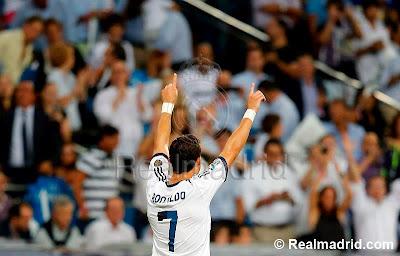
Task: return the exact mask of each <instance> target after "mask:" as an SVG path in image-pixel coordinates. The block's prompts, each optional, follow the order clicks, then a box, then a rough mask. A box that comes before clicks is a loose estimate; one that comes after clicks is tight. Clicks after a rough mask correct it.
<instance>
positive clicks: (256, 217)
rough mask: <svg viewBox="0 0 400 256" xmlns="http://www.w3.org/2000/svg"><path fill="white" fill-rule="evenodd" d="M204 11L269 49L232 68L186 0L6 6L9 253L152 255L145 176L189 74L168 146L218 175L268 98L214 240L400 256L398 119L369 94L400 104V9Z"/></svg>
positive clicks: (280, 6) (295, 5)
mask: <svg viewBox="0 0 400 256" xmlns="http://www.w3.org/2000/svg"><path fill="white" fill-rule="evenodd" d="M206 2H208V3H210V4H211V5H214V6H216V7H218V8H220V9H222V10H224V11H226V10H228V11H227V12H228V13H230V12H229V10H231V14H232V15H234V14H235V13H236V12H235V11H232V10H236V9H238V8H242V7H243V6H245V7H246V8H247V9H248V10H250V12H249V13H250V14H249V17H250V18H249V17H243V16H242V14H238V15H234V16H236V17H237V18H238V19H241V20H245V21H246V20H248V21H249V22H251V25H253V26H254V27H256V28H258V29H260V30H262V31H265V32H266V33H267V34H268V36H269V38H270V40H269V42H268V43H265V42H259V41H256V40H245V42H243V44H244V47H238V48H236V49H235V51H230V52H229V55H230V57H229V58H226V59H224V58H221V56H224V54H222V53H223V52H224V50H225V49H230V48H229V47H223V46H224V43H223V42H224V41H225V46H226V45H228V44H229V40H227V39H229V36H226V35H225V34H223V33H221V36H220V37H218V38H219V40H217V41H216V40H206V39H207V38H210V36H209V34H207V30H204V28H203V29H200V30H199V29H198V26H196V22H198V21H196V20H195V15H191V12H185V8H183V7H184V5H182V6H180V5H179V4H180V1H177V2H174V1H170V0H130V1H129V0H79V1H76V0H1V1H0V10H1V17H0V27H1V29H2V30H1V31H0V71H1V72H0V170H1V171H0V237H1V238H5V239H10V240H15V241H16V242H17V241H18V242H26V243H32V244H37V245H39V246H41V247H43V248H47V249H54V248H61V249H68V250H75V249H81V248H86V249H88V250H98V249H100V248H102V247H104V246H107V245H111V244H123V243H126V244H129V243H132V242H134V241H136V240H140V241H145V242H151V237H152V234H151V229H149V227H148V221H147V216H146V198H145V187H146V177H148V175H149V173H148V169H147V166H148V161H149V160H150V159H151V157H152V154H153V142H154V137H155V124H156V123H157V122H158V118H159V116H160V111H161V103H162V102H161V101H160V90H161V89H162V88H163V86H165V85H166V84H168V83H169V82H170V81H171V79H172V77H173V73H174V72H178V77H179V81H178V82H179V90H180V96H179V97H180V98H179V101H178V102H179V103H178V104H177V105H176V106H175V109H174V113H173V118H172V133H171V141H172V140H174V139H175V138H177V137H178V136H180V135H183V134H188V133H192V134H194V135H196V136H197V137H198V138H199V139H200V141H201V147H202V161H203V162H204V164H205V165H206V164H207V163H210V162H211V161H212V160H213V159H215V158H216V157H217V156H218V154H219V152H220V150H221V149H222V148H223V146H224V144H225V142H226V141H227V139H228V137H229V136H230V134H231V133H232V131H233V130H234V129H235V127H236V126H237V125H238V124H239V122H240V120H241V118H242V116H243V114H244V112H245V110H246V106H245V102H246V97H247V94H248V92H249V89H250V85H251V83H255V84H256V86H257V87H258V89H259V90H261V91H262V92H263V93H264V94H265V96H266V97H267V99H268V100H267V101H266V102H265V103H264V104H263V105H262V106H261V108H260V111H259V113H258V114H257V116H256V119H255V121H254V128H253V129H252V132H251V136H250V139H249V141H248V143H247V145H246V147H245V149H244V150H243V152H242V154H241V156H240V157H239V159H237V161H236V163H235V165H234V166H233V167H232V168H230V172H229V175H228V176H229V177H228V179H227V180H226V182H225V183H224V184H223V186H222V187H221V188H220V190H219V192H218V193H217V194H216V196H215V198H214V199H213V201H212V203H211V206H210V208H211V216H212V220H213V222H212V229H211V236H212V237H211V239H212V241H213V242H215V243H216V244H221V245H226V244H231V243H234V244H251V243H264V244H271V243H272V242H273V241H274V240H275V239H277V238H280V239H284V240H286V239H289V238H298V239H301V240H304V241H310V240H312V239H317V240H319V241H340V240H341V239H350V238H357V239H363V241H365V242H367V241H372V242H376V241H381V242H382V241H386V242H392V243H393V248H394V249H396V248H397V245H398V241H399V237H400V236H399V235H400V231H399V230H400V225H399V211H400V181H399V180H398V178H400V114H399V113H398V112H397V111H396V110H395V109H394V108H391V107H390V106H387V105H384V104H381V103H379V102H378V101H377V99H376V98H375V97H374V96H373V92H375V91H376V90H380V91H382V92H384V93H386V94H388V95H390V96H391V97H393V98H394V99H395V100H399V101H400V61H399V60H400V58H399V57H400V13H399V10H400V6H399V2H398V1H394V0H392V1H390V0H386V1H385V0H380V1H379V0H364V1H357V0H325V1H319V0H304V1H301V0H252V1H246V0H237V1H231V2H229V3H227V1H218V0H210V1H206ZM203 15H205V14H203ZM244 16H245V15H244ZM224 38H225V39H224ZM214 39H215V38H214ZM242 57H243V58H242ZM316 60H319V61H321V62H323V63H325V64H327V65H328V66H330V67H332V68H334V69H336V70H338V71H341V72H343V73H344V74H346V75H347V76H349V77H352V78H355V79H358V80H360V81H361V82H362V85H363V87H362V88H361V89H359V90H356V89H354V88H348V87H346V86H344V85H343V84H341V82H339V81H337V80H335V79H332V78H331V77H328V76H326V75H325V74H322V73H320V72H318V71H317V70H316V69H315V66H314V62H315V61H316ZM216 62H218V64H216ZM230 67H235V68H230Z"/></svg>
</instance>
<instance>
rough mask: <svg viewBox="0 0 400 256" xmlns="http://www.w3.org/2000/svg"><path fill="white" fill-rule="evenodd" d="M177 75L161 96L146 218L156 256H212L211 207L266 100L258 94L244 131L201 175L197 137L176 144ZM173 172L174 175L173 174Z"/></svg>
mask: <svg viewBox="0 0 400 256" xmlns="http://www.w3.org/2000/svg"><path fill="white" fill-rule="evenodd" d="M176 81H177V75H176V74H175V75H174V79H173V82H172V84H168V85H167V86H166V87H165V88H164V89H163V90H162V92H161V99H162V101H163V104H162V110H161V112H162V113H161V117H160V120H159V122H158V127H157V131H156V138H155V145H154V156H153V158H152V159H151V161H150V167H149V168H150V172H151V179H150V180H149V181H148V183H147V216H148V218H149V222H150V226H151V228H152V230H153V254H152V255H153V256H171V255H176V256H185V255H187V256H209V255H210V228H211V216H210V209H209V206H210V202H211V199H212V198H213V196H214V194H215V193H216V191H217V190H218V188H219V187H220V186H221V185H222V183H223V182H224V181H225V179H226V176H227V172H228V168H229V166H230V165H232V164H233V162H234V161H235V159H236V157H237V156H238V154H239V152H240V151H241V150H242V148H243V146H244V145H245V143H246V141H247V138H248V136H249V132H250V129H251V126H252V123H253V120H254V117H255V115H256V113H257V111H258V109H259V106H260V104H261V102H262V101H264V100H265V97H264V95H263V94H262V93H261V92H260V91H257V92H254V84H253V85H252V86H251V90H250V93H249V96H248V101H247V111H246V113H245V114H244V116H243V119H242V121H241V122H240V124H239V127H238V128H237V129H236V130H235V131H234V132H233V134H232V135H231V136H230V138H229V140H228V141H227V143H226V145H225V147H224V149H223V150H222V152H221V153H220V155H219V157H218V158H217V159H215V160H214V161H213V162H212V163H211V164H210V165H209V166H208V168H204V170H201V171H200V153H201V150H200V142H199V140H198V139H197V138H196V137H195V136H193V135H184V136H181V137H178V138H177V139H175V140H174V141H172V143H171V145H170V146H169V139H170V133H171V116H172V111H173V109H174V104H175V103H176V100H177V97H178V89H177V86H176ZM170 168H171V171H170Z"/></svg>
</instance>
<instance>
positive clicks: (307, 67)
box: [299, 55, 315, 78]
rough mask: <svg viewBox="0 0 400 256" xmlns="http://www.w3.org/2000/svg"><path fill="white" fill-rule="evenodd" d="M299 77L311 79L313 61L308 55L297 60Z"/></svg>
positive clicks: (313, 70)
mask: <svg viewBox="0 0 400 256" xmlns="http://www.w3.org/2000/svg"><path fill="white" fill-rule="evenodd" d="M299 66H300V71H301V76H302V77H303V78H313V77H314V74H315V68H314V60H313V58H312V57H311V56H310V55H305V56H302V57H301V58H300V59H299Z"/></svg>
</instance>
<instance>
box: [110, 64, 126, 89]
mask: <svg viewBox="0 0 400 256" xmlns="http://www.w3.org/2000/svg"><path fill="white" fill-rule="evenodd" d="M128 79H129V72H128V69H127V67H126V65H125V63H124V62H123V61H117V62H115V63H114V64H113V66H112V75H111V82H112V84H113V85H117V86H119V85H126V84H127V82H128Z"/></svg>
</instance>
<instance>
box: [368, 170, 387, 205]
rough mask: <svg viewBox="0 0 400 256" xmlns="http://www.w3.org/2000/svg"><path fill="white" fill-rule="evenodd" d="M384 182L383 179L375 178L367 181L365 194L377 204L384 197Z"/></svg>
mask: <svg viewBox="0 0 400 256" xmlns="http://www.w3.org/2000/svg"><path fill="white" fill-rule="evenodd" d="M386 192H387V189H386V181H385V179H384V178H383V177H380V176H375V177H372V178H370V179H369V181H368V184H367V194H368V195H369V196H370V197H371V198H373V199H374V200H375V201H377V202H381V201H382V200H383V199H384V198H385V196H386Z"/></svg>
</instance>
